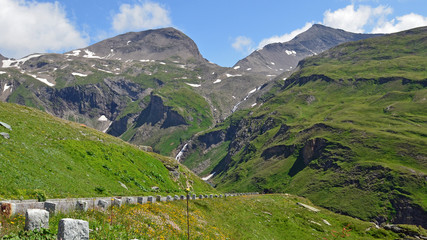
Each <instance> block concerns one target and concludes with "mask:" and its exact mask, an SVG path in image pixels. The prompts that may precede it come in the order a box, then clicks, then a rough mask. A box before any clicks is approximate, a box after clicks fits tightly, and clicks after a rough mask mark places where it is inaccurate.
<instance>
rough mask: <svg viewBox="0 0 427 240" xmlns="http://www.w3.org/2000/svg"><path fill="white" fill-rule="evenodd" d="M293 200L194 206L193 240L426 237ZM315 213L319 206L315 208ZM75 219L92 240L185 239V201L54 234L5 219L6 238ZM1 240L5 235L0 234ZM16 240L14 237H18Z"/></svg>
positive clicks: (131, 208) (131, 209)
mask: <svg viewBox="0 0 427 240" xmlns="http://www.w3.org/2000/svg"><path fill="white" fill-rule="evenodd" d="M297 203H304V204H308V205H311V206H313V205H312V203H311V202H309V201H308V200H306V199H304V198H301V197H297V196H293V195H288V194H285V195H258V196H254V195H252V196H241V197H228V198H215V199H204V200H195V201H190V203H189V213H190V217H189V223H190V224H189V225H190V239H396V238H402V237H407V238H409V239H410V238H412V237H415V236H425V235H426V234H427V232H426V231H425V230H423V229H421V228H418V227H414V226H407V225H399V226H396V227H395V228H394V229H399V231H400V232H399V233H396V232H393V231H390V230H385V229H384V228H379V227H378V226H375V224H372V223H369V222H364V221H361V220H358V219H354V218H351V217H348V216H342V215H339V214H336V213H332V212H330V211H328V210H326V209H322V208H319V210H320V211H319V212H313V211H311V210H309V209H307V208H304V207H302V206H300V205H297ZM316 208H317V207H316ZM65 217H71V218H75V219H83V220H86V221H88V222H89V228H90V229H92V230H93V231H91V232H90V238H91V239H153V238H155V239H187V234H188V232H187V218H186V201H174V202H167V203H155V204H145V205H139V204H138V205H128V206H122V207H120V208H117V207H114V208H113V209H109V210H107V211H106V212H99V211H88V212H74V213H70V214H56V215H54V216H52V217H51V219H50V223H49V225H50V229H49V230H44V231H42V233H33V232H24V231H22V229H23V226H24V219H23V217H22V216H16V217H14V218H11V219H2V224H3V226H4V229H5V231H3V232H2V233H1V234H3V235H4V236H3V239H13V237H17V236H34V239H37V237H41V236H44V237H46V239H56V238H55V237H56V232H57V227H58V222H59V220H60V219H61V218H65ZM0 236H1V235H0ZM15 239H16V238H15Z"/></svg>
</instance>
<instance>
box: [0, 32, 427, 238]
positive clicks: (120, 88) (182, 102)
mask: <svg viewBox="0 0 427 240" xmlns="http://www.w3.org/2000/svg"><path fill="white" fill-rule="evenodd" d="M426 87H427V27H421V28H416V29H411V30H407V31H403V32H399V33H394V34H356V33H349V32H345V31H343V30H339V29H333V28H329V27H326V26H322V25H319V24H315V25H313V26H312V27H311V28H310V29H309V30H307V31H306V32H304V33H301V34H299V35H298V36H297V37H295V38H294V39H292V40H291V41H289V42H285V43H273V44H269V45H266V46H265V47H263V48H262V49H259V50H256V51H254V52H253V53H251V54H250V55H249V56H247V57H246V58H244V59H242V60H240V61H239V62H237V63H236V64H235V65H234V66H233V67H222V66H219V65H217V64H215V63H212V62H210V61H209V60H207V59H205V58H204V57H203V56H202V54H201V53H200V52H199V50H198V47H197V45H196V43H194V41H193V40H192V39H191V38H189V37H188V36H186V35H185V34H184V33H182V32H181V31H179V30H176V29H174V28H161V29H155V30H148V31H143V32H130V33H126V34H122V35H119V36H116V37H113V38H110V39H106V40H104V41H101V42H98V43H96V44H93V45H91V46H88V47H86V48H82V49H76V50H73V51H70V52H67V53H64V54H54V53H34V54H32V55H29V56H27V57H25V58H22V59H18V60H16V59H9V58H7V57H4V56H2V55H0V101H1V102H0V121H1V122H5V123H8V124H10V125H11V126H12V128H13V130H7V129H6V130H5V129H2V130H1V131H5V132H6V133H7V134H8V135H9V138H6V137H4V138H3V137H1V136H0V138H1V141H0V144H1V149H2V150H1V153H0V164H1V167H0V173H1V174H2V178H0V185H2V186H3V187H2V188H0V199H5V198H14V199H18V198H21V199H26V198H34V197H36V196H37V194H39V193H40V192H42V193H43V194H47V195H49V196H50V197H71V196H85V197H89V196H88V194H89V195H91V196H98V195H99V196H104V195H106V194H110V195H125V194H146V193H147V194H148V193H150V192H153V193H154V192H157V190H153V189H154V188H153V187H157V188H159V189H160V190H159V191H160V192H163V193H170V192H182V191H183V189H185V188H186V187H187V186H188V185H191V186H192V187H193V189H194V191H196V192H212V193H215V192H260V193H266V194H273V193H274V194H275V193H280V194H284V193H287V194H288V193H289V194H294V195H297V196H301V197H304V198H307V199H309V201H311V202H312V203H313V204H315V205H317V206H321V207H323V208H325V209H328V210H330V211H332V212H336V213H340V214H343V215H347V216H351V217H355V218H358V219H361V220H363V221H370V222H374V223H375V224H377V225H381V224H383V225H384V224H386V223H393V224H411V225H418V226H421V227H423V228H427V225H426V223H427V221H426V219H427V108H426V106H427V100H426V99H427V88H426ZM21 105H23V106H21ZM0 127H1V126H0ZM104 133H106V134H104ZM107 134H108V135H107ZM116 160H117V161H116ZM34 162H37V163H38V164H39V165H37V166H39V167H36V168H34ZM181 164H182V165H181ZM5 169H7V170H5ZM88 169H89V170H88ZM193 172H194V173H195V174H194V173H193ZM196 174H197V175H196ZM58 176H59V177H58ZM17 179H24V180H23V181H17ZM72 179H78V185H79V186H80V185H81V186H84V187H82V188H81V189H79V188H75V187H73V186H67V184H64V183H66V182H70V181H73V180H72ZM99 179H102V180H101V181H100V180H99ZM202 180H205V182H208V183H209V184H207V183H205V182H204V181H202ZM55 181H58V182H59V183H62V184H58V183H55ZM120 183H122V184H125V185H126V186H127V188H128V189H126V188H124V187H123V186H122V184H120ZM210 185H211V186H214V187H215V188H212V187H211V186H210ZM64 186H67V187H66V188H64ZM157 188H156V189H157ZM34 189H36V190H37V191H36V190H34ZM39 190H40V191H39ZM286 196H288V195H286ZM273 198H278V197H277V196H276V197H273ZM278 201H279V200H278ZM280 201H282V200H280ZM286 201H288V200H286ZM292 201H293V200H292ZM304 201H305V200H304ZM292 203H294V202H292ZM201 208H206V207H201ZM250 214H252V215H253V213H250ZM298 214H299V213H298ZM298 214H296V215H298ZM310 217H311V215H310ZM304 220H306V219H305V218H304ZM317 220H318V219H316V221H317ZM280 221H282V220H280ZM283 221H285V220H283ZM342 221H343V222H342V223H340V226H341V225H342V226H345V224H344V223H345V222H346V221H350V220H347V219H345V220H342ZM351 221H353V220H351ZM358 224H359V223H358ZM361 225H362V226H365V225H364V223H363V224H362V223H361ZM298 226H300V225H298ZM360 229H361V228H360ZM360 229H359V230H360ZM359 230H358V231H359ZM230 231H232V230H230ZM359 232H360V236H364V233H362V232H363V231H362V230H360V231H359ZM231 235H232V234H231ZM321 235H322V234H320V235H319V234H318V236H321ZM391 235H393V234H391ZM322 236H323V235H322ZM378 236H379V238H381V236H380V235H378ZM393 236H395V235H393ZM387 237H390V236H388V235H387ZM361 238H362V237H361Z"/></svg>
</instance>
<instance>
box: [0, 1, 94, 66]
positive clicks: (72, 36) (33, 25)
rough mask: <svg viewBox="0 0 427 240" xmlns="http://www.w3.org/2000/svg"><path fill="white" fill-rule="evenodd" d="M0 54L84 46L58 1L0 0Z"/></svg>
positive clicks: (84, 39) (13, 55) (24, 53)
mask: <svg viewBox="0 0 427 240" xmlns="http://www.w3.org/2000/svg"><path fill="white" fill-rule="evenodd" d="M0 32H1V34H0V53H1V54H2V55H4V56H7V57H14V58H20V57H23V56H25V55H28V54H31V53H35V52H52V51H66V50H70V49H73V48H80V47H84V46H87V44H88V42H89V39H88V37H86V36H83V34H82V33H80V32H79V31H77V30H76V27H75V26H73V24H72V23H71V22H70V20H69V19H68V18H67V16H66V13H65V10H64V8H63V7H62V6H61V5H60V4H59V3H58V2H55V3H48V2H46V3H39V2H36V1H27V0H0Z"/></svg>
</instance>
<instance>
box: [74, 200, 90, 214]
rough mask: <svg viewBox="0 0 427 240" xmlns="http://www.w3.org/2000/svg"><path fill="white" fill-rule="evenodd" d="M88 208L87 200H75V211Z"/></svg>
mask: <svg viewBox="0 0 427 240" xmlns="http://www.w3.org/2000/svg"><path fill="white" fill-rule="evenodd" d="M88 208H89V204H88V202H87V201H83V200H77V203H76V210H77V211H85V212H86V211H87V210H88Z"/></svg>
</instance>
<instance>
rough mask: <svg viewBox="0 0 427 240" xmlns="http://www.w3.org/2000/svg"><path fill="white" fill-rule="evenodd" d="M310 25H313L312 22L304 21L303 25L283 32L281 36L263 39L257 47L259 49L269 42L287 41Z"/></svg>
mask: <svg viewBox="0 0 427 240" xmlns="http://www.w3.org/2000/svg"><path fill="white" fill-rule="evenodd" d="M311 26H313V23H306V24H305V25H304V27H302V28H299V29H296V30H294V31H292V32H290V33H286V34H283V35H282V36H273V37H270V38H266V39H263V40H261V42H260V43H259V44H258V49H261V48H263V47H264V46H265V45H268V44H270V43H278V42H288V41H290V40H292V39H293V38H294V37H296V36H297V35H298V34H300V33H303V32H305V31H307V30H308V29H309V28H311Z"/></svg>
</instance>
